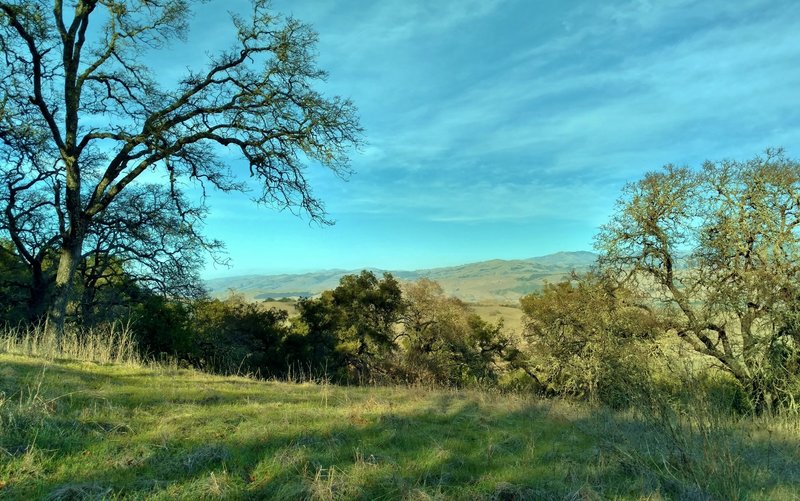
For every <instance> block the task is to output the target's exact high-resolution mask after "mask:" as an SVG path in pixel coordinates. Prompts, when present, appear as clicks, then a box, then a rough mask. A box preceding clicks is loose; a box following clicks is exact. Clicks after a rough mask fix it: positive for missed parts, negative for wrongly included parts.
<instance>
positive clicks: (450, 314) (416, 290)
mask: <svg viewBox="0 0 800 501" xmlns="http://www.w3.org/2000/svg"><path fill="white" fill-rule="evenodd" d="M405 296H406V301H407V303H408V305H407V307H406V311H405V315H404V318H403V324H404V325H403V328H404V330H403V334H404V337H403V339H402V347H403V349H402V358H401V361H400V364H401V369H402V371H403V372H404V378H405V379H406V380H408V381H424V382H429V383H433V384H439V385H445V386H464V385H471V384H475V383H482V384H496V382H497V378H498V373H499V372H501V371H502V370H503V369H504V367H503V366H502V365H501V363H502V361H503V360H504V357H505V356H506V355H507V354H508V353H509V352H510V351H511V350H512V340H511V339H510V338H509V337H508V336H506V335H505V334H504V333H503V325H502V323H498V324H496V325H492V324H489V323H488V322H486V321H484V320H482V319H481V318H480V317H479V316H478V315H477V314H475V313H474V312H473V311H472V310H471V309H470V308H469V306H468V305H466V304H465V303H464V302H463V301H461V300H459V299H457V298H453V297H447V296H446V295H445V293H444V291H443V290H442V288H441V286H440V285H439V284H437V283H436V282H434V281H432V280H429V279H421V280H418V281H416V282H413V283H411V284H408V285H407V286H406V288H405Z"/></svg>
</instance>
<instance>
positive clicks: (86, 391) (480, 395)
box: [0, 332, 800, 499]
mask: <svg viewBox="0 0 800 501" xmlns="http://www.w3.org/2000/svg"><path fill="white" fill-rule="evenodd" d="M123 334H124V333H123ZM87 339H88V338H87ZM70 346H71V347H70ZM70 346H68V348H69V349H70V350H71V351H70V353H71V354H72V355H73V356H72V357H68V358H64V357H65V354H64V353H62V352H61V351H58V350H54V349H53V343H52V342H51V341H48V339H46V337H44V336H42V337H40V338H35V336H30V335H28V336H26V335H24V333H19V332H17V333H11V334H8V333H7V334H6V335H5V337H4V339H3V340H0V350H2V352H3V353H2V354H0V498H4V499H797V497H798V496H800V423H798V421H797V420H796V419H790V418H766V417H758V418H756V417H746V418H745V417H739V418H735V417H724V416H720V415H718V414H716V413H713V412H696V413H693V414H692V416H691V417H689V416H688V415H680V414H673V413H669V412H665V411H662V412H657V411H653V410H652V409H651V410H644V409H642V410H641V411H625V412H619V411H612V410H609V409H605V408H601V407H594V406H590V405H588V404H575V403H569V402H566V401H561V400H542V399H537V398H534V397H531V396H525V395H513V394H501V393H497V392H481V391H459V390H442V389H431V388H421V387H343V386H334V385H331V384H327V383H326V382H325V381H306V382H277V381H257V380H254V379H250V378H247V377H221V376H212V375H209V374H205V373H202V372H198V371H195V370H192V369H185V368H179V367H177V366H175V365H170V364H168V363H158V364H155V363H143V362H141V361H139V360H136V358H135V356H133V354H132V352H126V351H124V350H125V346H126V344H125V342H124V335H122V336H118V338H117V341H115V342H113V343H111V344H109V345H106V346H103V345H101V344H98V343H96V342H95V343H94V344H93V345H92V346H91V347H87V346H86V345H85V343H84V344H81V343H80V342H75V343H73V344H72V345H70ZM62 347H63V346H62ZM89 348H91V350H93V352H92V351H90V350H89ZM92 353H94V356H90V355H92ZM78 355H79V356H80V358H83V359H84V360H80V359H79V357H78ZM91 358H94V359H95V360H96V361H90V360H89V359H91Z"/></svg>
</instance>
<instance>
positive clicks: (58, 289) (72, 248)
mask: <svg viewBox="0 0 800 501" xmlns="http://www.w3.org/2000/svg"><path fill="white" fill-rule="evenodd" d="M82 248H83V235H80V236H73V237H70V238H69V239H68V240H65V241H64V243H63V245H62V247H61V251H60V253H59V259H58V271H57V272H56V282H55V291H54V298H53V306H52V309H51V310H50V319H51V321H52V322H53V325H54V326H55V328H56V332H57V333H58V334H59V335H60V334H61V333H62V332H63V331H64V324H65V322H66V319H67V308H68V307H69V303H70V301H71V300H72V295H73V292H74V284H75V270H77V268H78V262H79V261H80V259H81V250H82Z"/></svg>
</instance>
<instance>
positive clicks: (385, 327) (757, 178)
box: [0, 151, 800, 413]
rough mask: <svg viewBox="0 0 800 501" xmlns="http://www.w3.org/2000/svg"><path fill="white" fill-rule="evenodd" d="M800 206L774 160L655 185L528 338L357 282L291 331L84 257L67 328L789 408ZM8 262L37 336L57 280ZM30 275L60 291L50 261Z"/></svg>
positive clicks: (572, 389)
mask: <svg viewBox="0 0 800 501" xmlns="http://www.w3.org/2000/svg"><path fill="white" fill-rule="evenodd" d="M799 193H800V164H798V162H796V161H793V160H791V159H788V158H786V157H785V156H784V155H783V153H782V152H780V151H769V152H767V154H766V155H764V156H760V157H756V158H754V159H752V160H749V161H746V162H735V161H724V162H717V163H707V164H705V165H704V166H703V168H702V169H696V170H693V169H689V168H679V167H674V166H666V167H664V168H663V169H662V170H660V171H656V172H651V173H649V174H647V175H646V176H645V177H644V178H643V179H642V180H640V181H638V182H636V183H631V184H629V185H628V186H626V187H625V189H624V190H623V193H622V196H621V197H620V199H619V201H618V203H617V206H616V209H615V211H614V213H613V214H612V216H611V219H610V221H609V222H608V223H607V224H606V225H605V226H603V227H602V229H601V231H600V233H599V235H598V236H597V240H596V248H597V250H598V251H599V253H600V259H599V262H598V264H597V266H596V269H595V270H593V271H592V272H591V273H588V274H585V275H581V276H578V275H574V276H572V277H567V278H566V279H565V280H564V281H563V282H561V283H557V284H551V285H548V286H546V287H545V288H544V290H542V291H540V292H537V293H534V294H530V295H528V296H525V297H523V298H522V299H521V302H520V307H521V308H522V310H523V312H524V324H525V325H524V328H523V329H522V331H521V332H513V331H509V330H508V329H507V328H506V327H505V326H503V325H502V324H501V323H491V322H487V321H485V320H484V319H482V318H481V317H480V316H479V315H477V314H476V313H475V312H474V311H473V310H472V309H471V308H470V306H469V305H468V304H465V303H464V302H462V301H460V300H458V299H455V298H452V297H448V296H447V295H446V294H445V293H444V292H443V290H442V288H441V287H440V286H439V285H438V284H436V283H435V282H432V281H430V280H420V281H417V282H413V283H404V284H401V283H399V282H398V281H397V280H395V279H394V277H392V276H391V275H389V274H386V275H384V276H382V277H377V276H375V275H374V274H373V273H371V272H367V271H365V272H362V273H361V274H359V275H349V276H346V277H344V278H342V280H341V282H340V284H339V286H338V287H336V288H335V289H333V290H329V291H326V292H324V293H322V294H321V295H320V296H319V297H315V298H304V299H301V300H300V301H299V302H298V303H297V305H296V309H297V314H296V315H291V316H290V315H289V313H287V312H286V311H283V310H280V309H268V308H265V307H264V306H263V304H259V303H251V302H247V301H244V300H242V299H241V298H237V297H231V298H229V299H226V300H218V299H209V298H208V297H206V296H205V295H203V294H202V292H201V291H198V290H197V287H193V284H196V283H197V279H196V270H197V267H196V266H187V267H185V268H184V272H182V273H179V274H174V273H173V274H169V275H160V274H159V273H156V271H157V270H158V269H160V270H165V269H172V268H171V267H161V268H156V267H150V268H148V269H149V272H145V271H146V270H142V269H141V267H139V268H135V267H134V268H131V266H134V265H136V264H137V263H140V261H137V260H136V259H133V257H132V256H134V254H133V253H117V254H115V255H109V254H108V253H104V252H88V253H87V254H86V256H85V257H84V259H83V260H82V262H81V263H80V264H79V266H78V272H77V273H76V278H75V284H74V285H73V289H74V290H75V291H76V294H75V296H74V300H73V301H72V302H71V304H70V308H69V313H70V318H71V321H72V322H73V323H74V324H75V325H79V326H83V327H91V326H92V325H96V324H100V323H107V322H111V321H116V320H120V319H122V320H127V319H130V321H131V325H132V328H133V330H134V332H135V333H136V336H137V337H138V340H139V344H140V348H141V350H142V351H143V352H144V354H146V355H148V356H150V357H155V358H159V357H170V358H173V359H178V360H181V361H184V362H185V363H187V364H191V365H195V366H198V367H201V368H204V369H206V370H211V371H215V372H221V373H248V374H254V375H257V376H261V377H278V378H284V377H293V375H296V374H298V373H301V374H304V375H305V376H306V377H309V376H310V377H317V376H320V377H322V376H324V377H328V378H331V379H332V380H334V381H336V382H344V383H350V384H362V383H422V384H432V385H445V386H455V387H466V386H481V387H493V388H501V389H509V390H510V389H515V390H520V391H531V392H538V393H541V394H548V395H563V396H569V397H572V398H579V399H586V400H593V401H597V402H603V403H605V404H609V405H612V406H615V407H624V406H627V405H631V404H632V403H635V402H636V401H637V399H638V398H640V397H641V396H642V395H650V396H652V395H654V394H658V395H663V397H664V398H666V399H672V398H677V399H680V398H683V397H685V396H686V395H687V394H701V393H704V392H706V393H708V394H709V395H711V394H714V395H716V396H717V397H719V398H718V400H719V401H720V402H721V405H723V406H724V407H725V408H728V409H735V410H738V411H742V412H756V413H760V412H773V411H776V410H779V409H795V410H797V409H799V408H800V195H798V194H799ZM98 238H100V237H98ZM125 238H132V237H131V236H126V237H125ZM122 240H123V241H124V240H125V239H122ZM179 240H180V239H179ZM182 241H189V240H185V239H184V240H182ZM0 248H2V250H3V252H0V267H2V270H0V271H2V273H1V274H0V305H2V310H0V315H1V317H0V320H2V321H4V322H6V323H7V324H14V323H17V322H41V321H43V319H44V318H45V316H44V315H43V314H42V313H41V312H42V311H43V309H42V308H40V307H38V305H39V304H41V298H42V297H44V298H47V297H50V293H49V287H52V286H53V285H52V284H53V281H52V280H47V279H45V280H40V279H37V278H36V277H35V273H34V272H35V271H36V268H35V267H32V266H31V265H30V262H31V261H30V260H27V259H24V256H20V255H19V253H18V252H17V251H16V250H15V249H18V248H19V245H14V244H13V243H12V242H5V243H3V244H2V245H0ZM169 255H171V256H177V255H178V254H171V253H170V254H169ZM128 258H130V259H128ZM37 262H40V263H41V264H42V267H41V269H40V270H39V271H40V272H42V275H43V276H44V277H52V276H53V271H52V270H53V263H54V261H53V260H52V259H51V258H49V257H48V255H47V254H46V253H45V254H43V255H42V256H41V259H40V260H39V261H37ZM159 262H160V261H159ZM164 262H166V261H164ZM132 269H133V270H134V271H136V272H135V273H134V272H131V271H130V270H132ZM146 277H150V279H147V280H146V279H145V278H146ZM159 277H161V278H159ZM42 283H44V284H45V286H46V287H45V288H44V289H41V288H40V284H42ZM159 284H160V285H162V286H160V287H159V286H158V285H159ZM169 284H177V285H181V284H182V285H181V287H179V288H177V289H176V288H175V287H165V286H164V285H169ZM177 285H176V287H177ZM175 291H180V293H176V292H175ZM717 397H715V398H717Z"/></svg>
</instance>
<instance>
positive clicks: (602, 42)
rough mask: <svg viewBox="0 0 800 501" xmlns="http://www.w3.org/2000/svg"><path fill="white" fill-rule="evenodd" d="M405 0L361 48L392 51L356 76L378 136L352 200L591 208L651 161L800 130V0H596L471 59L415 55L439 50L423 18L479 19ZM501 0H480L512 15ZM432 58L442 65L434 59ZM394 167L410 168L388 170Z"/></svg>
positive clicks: (467, 215)
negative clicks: (762, 8) (799, 28)
mask: <svg viewBox="0 0 800 501" xmlns="http://www.w3.org/2000/svg"><path fill="white" fill-rule="evenodd" d="M404 5H405V7H402V8H401V7H398V4H397V3H395V2H389V3H387V4H385V5H384V4H381V7H375V8H374V9H373V10H371V11H370V12H371V15H370V16H366V17H365V19H369V25H368V26H366V27H363V30H367V31H358V32H357V35H356V36H355V37H354V38H357V39H358V41H359V43H361V44H363V43H364V42H363V41H364V40H369V41H370V45H371V47H370V48H366V49H364V50H363V51H362V52H360V54H362V56H361V57H359V56H357V55H353V56H351V59H352V60H354V61H361V60H366V59H364V58H367V57H374V56H375V54H376V51H377V52H381V51H383V52H385V53H386V54H387V58H386V59H385V60H376V61H374V65H375V66H376V67H377V68H379V69H376V70H374V73H373V72H365V73H363V74H360V78H362V80H361V81H360V83H357V84H356V88H357V89H360V90H359V92H361V93H362V95H361V96H354V97H355V98H356V101H357V102H358V103H359V104H360V105H361V106H362V109H364V110H365V115H364V120H365V123H366V125H367V130H368V134H369V135H368V140H369V142H370V149H369V151H368V152H367V154H366V155H364V156H363V157H360V158H357V159H356V169H357V170H358V171H360V172H361V174H360V175H358V176H356V177H355V178H354V180H353V182H352V183H351V184H349V185H348V186H347V187H346V190H342V191H343V195H344V196H346V197H347V198H348V200H347V201H345V202H343V203H342V204H341V205H345V206H347V207H348V208H349V209H351V210H356V209H358V210H363V211H367V212H370V211H371V212H386V211H401V210H405V211H406V212H407V213H413V212H414V211H415V210H418V211H420V213H421V214H424V217H427V218H429V219H437V218H438V219H439V220H471V219H473V220H479V219H480V220H491V219H497V220H500V219H508V218H514V217H540V216H545V215H547V216H555V215H559V214H561V215H563V214H567V215H573V214H574V216H575V217H582V215H584V217H585V215H586V214H595V213H598V212H602V210H601V209H602V207H608V205H609V204H610V201H611V200H613V198H614V197H615V194H616V191H617V190H618V189H619V188H620V187H621V186H622V184H623V183H624V182H625V181H627V180H632V179H635V178H636V177H638V176H639V175H641V173H642V172H643V171H645V170H652V169H655V168H657V167H659V166H660V165H663V164H665V163H669V162H676V163H683V162H689V163H697V162H699V161H701V160H703V159H705V158H719V157H730V156H742V155H744V156H750V155H753V154H755V153H757V152H758V151H760V150H761V149H763V148H764V147H766V146H769V145H770V144H781V143H782V144H786V142H790V143H791V142H796V141H797V139H798V132H799V131H800V121H798V116H797V113H796V112H791V111H787V110H786V108H787V107H786V103H787V102H792V101H793V100H795V96H796V89H797V88H798V85H800V65H798V64H797V63H798V62H800V45H798V44H797V43H796V41H797V38H796V36H795V35H794V27H793V26H792V25H793V22H792V21H791V19H793V18H796V16H794V15H793V14H794V13H797V12H796V11H798V8H797V7H795V6H794V4H787V5H785V6H783V7H785V8H786V11H784V12H782V13H781V12H779V11H770V12H768V13H767V14H763V13H762V14H761V15H756V13H755V10H754V5H755V3H754V2H741V3H738V2H737V3H713V2H712V3H711V4H703V6H702V7H698V6H694V5H692V7H691V8H690V7H689V4H688V2H685V1H677V2H646V1H636V2H615V3H613V4H606V5H605V6H604V7H602V8H599V9H598V8H595V4H594V3H591V4H588V3H585V4H581V5H580V6H579V7H578V8H576V9H573V10H562V11H559V12H556V14H557V15H554V16H553V20H552V24H554V25H555V27H553V28H552V30H551V31H550V32H548V33H549V35H550V36H533V35H531V36H530V37H529V38H527V39H526V40H527V42H528V43H527V45H520V46H516V45H513V46H512V45H507V44H504V42H503V33H502V32H498V33H497V39H496V40H485V39H481V40H474V41H473V42H472V43H473V46H474V47H475V52H476V53H478V52H479V49H478V48H477V46H478V45H480V44H484V45H485V44H490V45H491V44H494V45H495V47H494V52H493V54H494V55H496V56H497V57H494V58H488V59H487V58H485V59H484V60H481V59H480V58H478V57H476V59H475V61H474V65H472V66H469V67H466V68H464V67H455V66H452V64H453V62H452V60H451V57H450V55H449V54H447V53H443V52H437V51H436V50H433V51H431V52H430V54H429V55H430V58H431V60H429V61H423V62H420V63H419V64H413V62H410V61H409V60H408V58H407V55H408V54H409V53H414V54H419V53H422V52H424V51H423V49H422V48H420V44H422V42H421V41H420V40H419V38H418V37H417V35H419V34H420V33H433V34H436V36H437V37H439V38H443V37H446V36H447V30H449V29H455V27H457V26H459V25H460V24H463V23H467V22H469V21H470V19H472V18H469V17H460V16H461V14H459V15H454V16H453V17H451V18H437V17H436V16H424V15H421V14H420V13H421V12H423V10H424V7H423V6H422V4H416V3H413V2H412V3H404ZM521 6H522V3H519V2H518V3H516V4H513V3H508V2H506V3H505V4H503V5H502V7H503V8H505V9H508V8H512V9H514V8H521ZM589 6H591V7H589ZM500 7H501V4H500V3H495V4H490V5H489V6H488V7H487V8H485V9H483V10H480V9H478V10H475V12H476V15H477V16H481V17H482V20H483V21H485V22H487V23H490V24H491V23H495V24H496V26H495V28H496V29H498V30H502V26H498V25H497V23H499V22H500V18H499V17H498V16H500V15H501V14H502V12H503V10H504V9H501V8H500ZM776 9H777V8H776ZM447 10H448V8H445V9H443V11H447ZM469 10H470V9H463V11H469ZM776 12H777V13H779V14H781V15H776ZM465 15H466V14H465ZM522 15H523V13H522V12H521V13H520V16H522ZM484 18H485V19H484ZM411 19H415V20H416V22H414V23H410V21H409V20H411ZM390 25H391V26H390ZM564 26H568V27H569V29H565V27H564ZM390 28H391V29H390ZM376 33H385V35H384V36H378V35H376ZM342 36H344V35H342ZM372 36H375V37H376V38H375V40H374V44H373V43H372V42H373V39H372V38H370V37H372ZM449 36H461V37H463V36H464V35H463V34H458V33H453V34H450V35H449ZM355 44H356V42H355V41H351V44H350V45H348V44H346V43H345V45H344V47H347V48H348V49H347V50H355V49H354V48H353V47H355V46H356V45H355ZM397 44H400V47H398V46H397ZM376 47H377V48H379V49H380V50H378V49H376ZM356 53H358V52H357V51H356ZM398 53H399V54H400V55H398ZM392 55H394V58H392V57H388V56H392ZM484 63H485V64H484ZM432 66H438V69H437V70H436V73H435V76H433V77H430V78H429V79H428V80H426V75H425V72H424V71H422V70H420V67H422V68H424V69H425V70H428V69H429V68H431V67H432ZM464 75H469V76H470V77H471V78H467V79H465V78H464ZM378 77H380V78H378ZM465 81H466V82H468V85H465V84H464V83H465ZM791 113H794V115H791ZM776 141H778V143H776ZM790 153H791V152H790ZM586 172H590V173H591V179H590V180H588V181H587V180H586V175H585V173H586ZM402 173H405V176H403V174H402ZM391 176H394V177H399V178H404V179H403V182H402V183H397V182H393V183H389V182H385V180H387V179H389V178H390V177H391ZM463 178H469V179H474V178H477V179H484V180H485V181H484V182H483V183H478V184H474V185H466V184H465V183H463V182H461V180H462V179H463ZM382 181H384V182H382ZM585 183H593V184H585ZM376 186H380V189H377V190H376ZM604 190H612V193H608V194H606V193H604ZM375 191H380V193H381V195H380V196H379V197H378V196H374V195H373V193H374V192H375ZM584 198H585V200H584ZM370 204H373V205H370ZM570 217H571V216H570Z"/></svg>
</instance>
